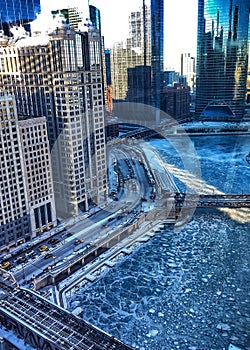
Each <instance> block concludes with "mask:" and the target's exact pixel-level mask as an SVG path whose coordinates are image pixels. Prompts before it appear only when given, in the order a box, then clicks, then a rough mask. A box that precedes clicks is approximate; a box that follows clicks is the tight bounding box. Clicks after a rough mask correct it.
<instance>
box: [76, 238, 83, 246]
mask: <svg viewBox="0 0 250 350" xmlns="http://www.w3.org/2000/svg"><path fill="white" fill-rule="evenodd" d="M82 242H83V240H82V239H76V240H75V243H74V244H75V245H78V244H81V243H82Z"/></svg>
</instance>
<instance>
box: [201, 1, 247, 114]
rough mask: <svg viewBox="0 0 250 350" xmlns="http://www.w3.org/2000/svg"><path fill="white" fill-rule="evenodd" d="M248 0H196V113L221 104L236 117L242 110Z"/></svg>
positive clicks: (244, 92) (244, 88)
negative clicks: (212, 105) (227, 107)
mask: <svg viewBox="0 0 250 350" xmlns="http://www.w3.org/2000/svg"><path fill="white" fill-rule="evenodd" d="M249 12H250V2H249V0H228V1H225V0H199V2H198V41H197V80H196V85H197V88H196V114H197V115H200V114H201V113H202V111H203V110H204V109H205V108H206V106H207V105H208V104H213V103H215V104H218V103H224V104H226V105H228V106H229V107H230V108H231V110H232V111H233V113H234V115H235V118H236V119H240V118H242V116H243V113H244V107H245V94H246V78H247V62H248V40H249V34H250V33H249V28H250V26H249Z"/></svg>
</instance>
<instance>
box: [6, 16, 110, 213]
mask: <svg viewBox="0 0 250 350" xmlns="http://www.w3.org/2000/svg"><path fill="white" fill-rule="evenodd" d="M38 20H39V19H38ZM45 29H47V28H45V27H44V26H43V28H42V30H41V32H39V31H38V29H37V27H36V35H32V36H31V37H26V38H22V39H19V40H18V39H17V40H16V41H15V43H8V42H7V43H2V46H1V47H0V57H1V67H0V86H1V88H2V89H3V90H7V91H11V92H12V93H13V94H14V95H15V96H16V101H17V109H18V114H20V115H33V116H46V121H47V129H48V136H49V141H50V148H51V152H52V167H53V182H54V192H55V200H56V210H57V214H58V215H60V216H64V217H65V216H72V215H73V216H74V215H77V214H78V211H79V206H80V208H81V209H83V210H88V209H89V206H90V205H91V204H95V205H96V204H99V203H100V201H101V200H103V198H104V197H105V196H106V188H107V183H106V148H105V130H104V108H103V81H102V68H101V46H100V33H99V32H98V31H97V30H96V29H93V28H89V30H88V31H86V32H81V31H77V32H76V31H74V30H73V29H70V28H69V26H68V25H67V24H66V21H65V19H63V18H62V16H61V15H60V14H58V15H57V16H56V17H55V27H54V28H52V29H51V30H50V31H49V32H48V33H46V32H44V31H43V30H45ZM87 29H88V28H87ZM87 29H86V30H87Z"/></svg>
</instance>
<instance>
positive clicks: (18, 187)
mask: <svg viewBox="0 0 250 350" xmlns="http://www.w3.org/2000/svg"><path fill="white" fill-rule="evenodd" d="M0 121H1V124H0V208H1V210H0V247H1V248H0V249H1V251H4V250H5V249H6V247H10V246H12V245H15V244H19V243H21V242H23V240H25V239H28V238H29V237H30V215H29V206H28V196H27V191H26V183H25V177H24V159H23V157H22V148H21V139H20V134H19V128H18V120H17V111H16V106H15V100H14V99H13V98H12V96H11V95H9V94H7V93H4V92H0Z"/></svg>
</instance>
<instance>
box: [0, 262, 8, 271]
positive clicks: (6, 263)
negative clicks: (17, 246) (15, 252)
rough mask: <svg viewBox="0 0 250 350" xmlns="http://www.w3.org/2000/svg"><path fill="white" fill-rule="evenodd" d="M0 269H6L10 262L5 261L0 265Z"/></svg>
mask: <svg viewBox="0 0 250 350" xmlns="http://www.w3.org/2000/svg"><path fill="white" fill-rule="evenodd" d="M0 267H1V269H7V268H8V267H10V262H9V261H5V262H4V263H2V264H1V265H0Z"/></svg>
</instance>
